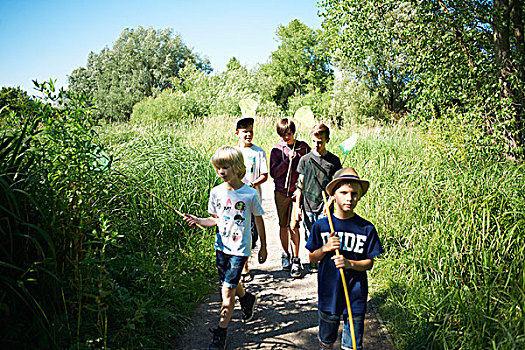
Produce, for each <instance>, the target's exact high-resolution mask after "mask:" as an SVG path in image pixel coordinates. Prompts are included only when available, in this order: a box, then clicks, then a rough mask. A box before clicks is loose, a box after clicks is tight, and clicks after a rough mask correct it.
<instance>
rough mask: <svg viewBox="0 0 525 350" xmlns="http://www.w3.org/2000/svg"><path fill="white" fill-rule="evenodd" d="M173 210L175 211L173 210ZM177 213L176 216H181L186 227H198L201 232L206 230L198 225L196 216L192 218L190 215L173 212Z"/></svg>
mask: <svg viewBox="0 0 525 350" xmlns="http://www.w3.org/2000/svg"><path fill="white" fill-rule="evenodd" d="M173 210H175V209H173ZM175 211H176V212H177V214H179V215H180V216H182V217H183V218H184V221H186V222H187V223H188V225H190V226H191V227H193V226H197V227H199V228H200V229H201V230H203V231H206V229H205V228H204V227H202V225H201V224H199V220H200V219H199V218H198V217H196V216H193V215H190V214H183V213H181V212H180V211H178V210H175Z"/></svg>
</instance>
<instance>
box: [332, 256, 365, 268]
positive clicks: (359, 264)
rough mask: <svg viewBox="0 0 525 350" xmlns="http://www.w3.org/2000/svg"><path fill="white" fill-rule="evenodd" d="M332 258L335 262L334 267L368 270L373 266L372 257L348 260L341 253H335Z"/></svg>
mask: <svg viewBox="0 0 525 350" xmlns="http://www.w3.org/2000/svg"><path fill="white" fill-rule="evenodd" d="M332 260H333V261H334V263H335V267H337V268H338V269H340V268H343V269H352V270H356V271H368V270H370V269H371V268H372V266H374V259H365V260H350V259H345V257H344V256H342V255H335V256H333V257H332Z"/></svg>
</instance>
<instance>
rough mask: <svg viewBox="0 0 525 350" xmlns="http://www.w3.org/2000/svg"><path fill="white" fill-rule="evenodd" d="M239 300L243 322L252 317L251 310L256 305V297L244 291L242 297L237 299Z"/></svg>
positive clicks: (253, 309) (252, 310)
mask: <svg viewBox="0 0 525 350" xmlns="http://www.w3.org/2000/svg"><path fill="white" fill-rule="evenodd" d="M239 302H240V303H241V310H242V320H243V321H244V322H248V321H250V320H251V319H252V318H253V312H254V311H255V306H256V305H257V297H256V296H255V295H253V294H252V293H249V292H246V294H245V295H244V297H242V298H240V299H239Z"/></svg>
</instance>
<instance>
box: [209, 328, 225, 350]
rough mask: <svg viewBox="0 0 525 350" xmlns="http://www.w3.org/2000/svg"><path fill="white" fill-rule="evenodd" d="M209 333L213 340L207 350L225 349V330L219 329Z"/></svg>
mask: <svg viewBox="0 0 525 350" xmlns="http://www.w3.org/2000/svg"><path fill="white" fill-rule="evenodd" d="M210 332H211V333H212V334H213V340H212V342H211V344H210V346H208V350H224V349H226V329H221V328H219V327H217V328H214V329H211V328H210Z"/></svg>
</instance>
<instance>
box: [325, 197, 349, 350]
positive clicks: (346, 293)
mask: <svg viewBox="0 0 525 350" xmlns="http://www.w3.org/2000/svg"><path fill="white" fill-rule="evenodd" d="M321 193H322V194H323V201H324V205H325V207H326V211H327V212H328V224H329V225H330V235H333V234H334V233H335V230H334V223H333V222H332V214H330V208H329V207H328V201H327V200H326V194H325V193H324V191H321ZM335 254H336V255H340V253H339V249H336V250H335ZM339 274H340V275H341V281H342V282H343V289H344V291H345V299H346V307H347V308H348V323H349V324H350V335H351V336H352V347H353V348H354V349H357V345H356V341H355V331H354V319H353V317H352V308H351V307H350V297H349V296H348V287H347V285H346V279H345V274H344V270H343V268H342V267H341V268H339Z"/></svg>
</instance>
